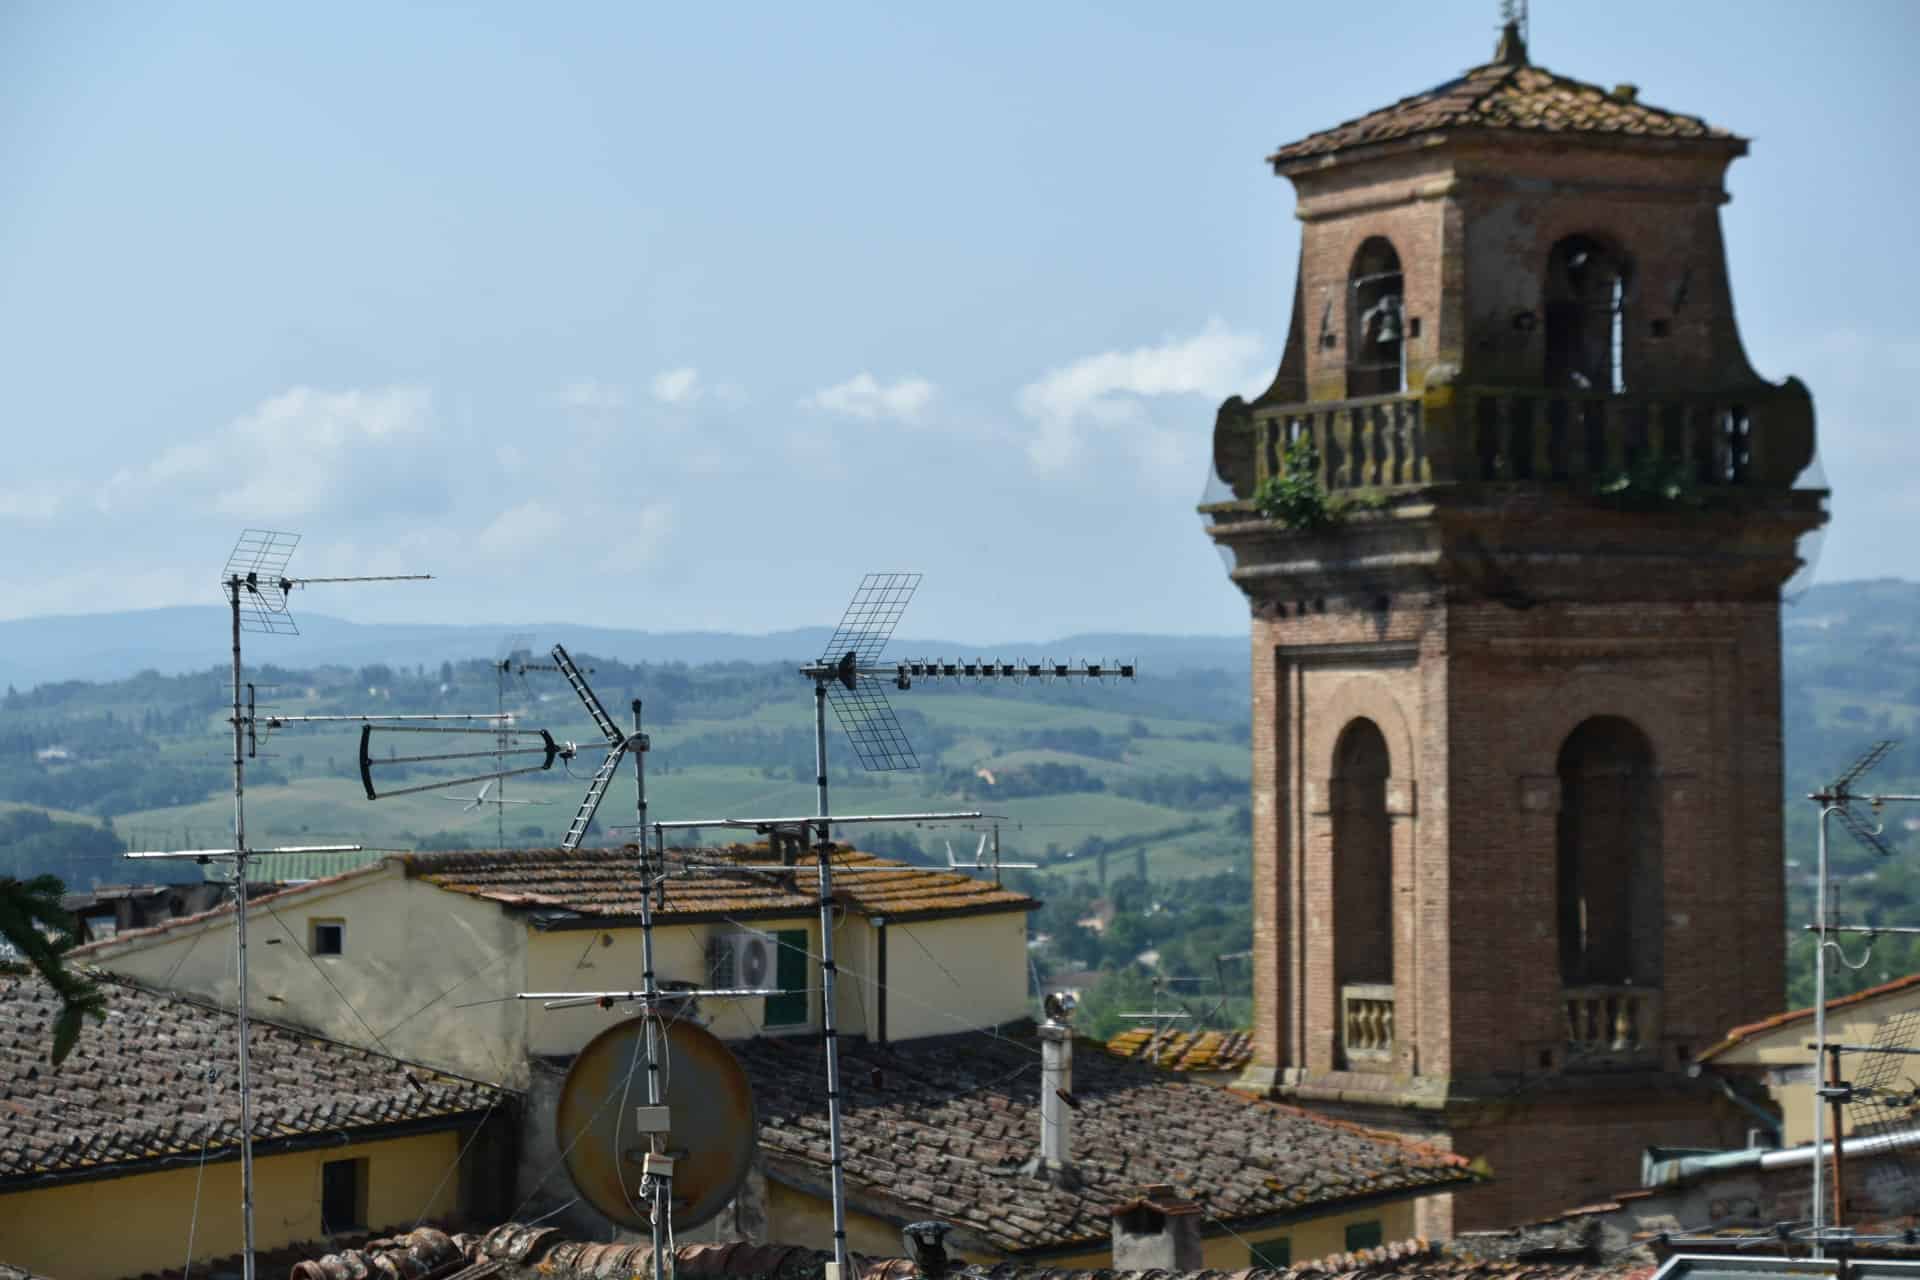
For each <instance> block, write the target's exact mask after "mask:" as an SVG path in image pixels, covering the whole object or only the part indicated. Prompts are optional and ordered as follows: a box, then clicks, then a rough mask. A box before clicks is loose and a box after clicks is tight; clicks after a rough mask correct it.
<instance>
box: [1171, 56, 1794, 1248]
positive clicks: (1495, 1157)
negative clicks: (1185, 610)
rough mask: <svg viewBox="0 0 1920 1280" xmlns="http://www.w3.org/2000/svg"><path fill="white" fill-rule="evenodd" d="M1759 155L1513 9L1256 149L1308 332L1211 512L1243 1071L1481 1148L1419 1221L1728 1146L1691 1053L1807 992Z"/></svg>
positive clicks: (1790, 564) (1783, 412) (1223, 460)
mask: <svg viewBox="0 0 1920 1280" xmlns="http://www.w3.org/2000/svg"><path fill="white" fill-rule="evenodd" d="M1746 149H1747V144H1746V142H1745V141H1744V140H1742V139H1740V138H1737V137H1735V136H1733V135H1732V134H1730V133H1728V132H1726V131H1725V130H1722V129H1718V128H1715V127H1712V126H1710V125H1708V124H1707V123H1706V122H1704V121H1702V120H1700V119H1698V118H1696V117H1693V116H1686V115H1681V114H1678V113H1676V112H1672V111H1667V110H1663V109H1661V108H1658V107H1654V106H1650V105H1648V104H1646V103H1644V102H1642V101H1641V100H1640V98H1639V94H1638V92H1637V91H1636V90H1635V88H1634V87H1633V86H1631V85H1624V84H1623V85H1619V86H1617V87H1615V88H1612V89H1605V88H1601V87H1599V86H1596V85H1590V84H1584V83H1581V82H1579V81H1576V80H1571V79H1568V78H1566V77H1564V76H1560V75H1556V74H1554V73H1553V72H1550V71H1547V70H1545V69H1543V68H1540V67H1536V66H1533V65H1532V64H1531V63H1530V62H1529V60H1528V55H1527V50H1526V47H1525V44H1524V42H1523V40H1522V39H1521V37H1520V35H1519V33H1518V31H1517V30H1516V28H1515V27H1513V26H1512V25H1509V26H1508V28H1507V30H1506V31H1505V33H1504V34H1503V36H1502V38H1501V41H1500V45H1499V48H1498V49H1497V51H1496V53H1495V56H1494V58H1493V60H1492V61H1491V62H1488V63H1487V64H1485V65H1483V66H1479V67H1475V68H1473V69H1472V70H1470V71H1468V72H1466V73H1465V74H1464V75H1462V76H1460V77H1459V78H1457V79H1455V80H1451V81H1449V82H1447V83H1445V84H1442V85H1440V86H1439V87H1437V88H1435V89H1432V90H1429V91H1428V92H1425V93H1421V94H1416V95H1415V96H1413V97H1409V98H1405V99H1402V100H1401V101H1399V102H1396V103H1394V104H1393V105H1391V106H1388V107H1386V108H1383V109H1382V110H1379V111H1376V112H1373V113H1371V114H1369V115H1366V116H1363V117H1361V118H1359V119H1357V120H1352V121H1349V122H1347V123H1345V124H1342V125H1339V126H1336V127H1334V128H1332V129H1329V130H1327V131H1325V132H1322V133H1316V134H1314V135H1312V136H1311V137H1308V138H1305V139H1302V140H1301V141H1299V142H1295V143H1292V144H1290V145H1288V146H1284V147H1282V148H1280V149H1279V150H1278V151H1276V152H1275V153H1274V154H1273V155H1272V157H1270V160H1271V163H1272V165H1273V168H1274V171H1275V173H1276V174H1278V175H1280V176H1283V177H1286V178H1287V179H1289V180H1290V181H1291V182H1292V183H1293V185H1294V189H1295V192H1296V195H1297V205H1296V216H1297V217H1298V218H1299V219H1300V221H1301V222H1302V224H1303V231H1302V242H1301V252H1300V267H1299V275H1298V280H1297V283H1296V286H1295V292H1294V303H1293V320H1292V328H1291V331H1290V333H1289V334H1288V337H1287V343H1286V347H1285V350H1284V352H1283V353H1282V356H1281V360H1280V365H1279V371H1278V372H1277V374H1276V375H1275V377H1274V379H1273V382H1272V385H1271V386H1269V387H1268V388H1267V390H1266V391H1265V392H1263V393H1262V394H1261V395H1260V396H1258V397H1257V398H1256V399H1254V400H1253V401H1252V402H1250V403H1249V402H1246V401H1243V400H1241V399H1240V398H1238V397H1235V398H1234V399H1231V400H1229V401H1227V403H1226V404H1224V405H1223V406H1221V409H1220V412H1219V415H1218V418H1217V421H1216V424H1215V428H1214V457H1215V465H1216V469H1217V471H1218V472H1219V475H1220V476H1221V478H1222V479H1223V480H1225V481H1226V483H1227V485H1228V486H1229V487H1230V488H1231V490H1232V494H1233V496H1232V499H1231V500H1230V501H1225V502H1220V503H1215V504H1211V505H1209V506H1207V507H1205V508H1203V512H1204V513H1205V515H1206V516H1207V518H1208V520H1209V525H1208V533H1209V535H1210V536H1211V537H1212V538H1213V539H1214V541H1215V542H1216V543H1217V544H1218V545H1219V546H1221V547H1222V548H1224V549H1225V550H1227V551H1228V552H1230V553H1231V559H1232V563H1233V568H1232V571H1231V572H1232V577H1233V581H1234V582H1235V584H1236V585H1237V586H1239V588H1240V589H1241V590H1242V591H1243V592H1244V593H1245V594H1246V596H1247V599H1248V602H1249V605H1250V608H1251V614H1252V660H1253V679H1252V688H1253V815H1254V831H1253V849H1254V893H1255V911H1254V952H1255V967H1256V977H1255V997H1256V1008H1257V1014H1256V1053H1255V1059H1254V1064H1253V1066H1252V1067H1251V1068H1250V1070H1249V1072H1248V1075H1247V1077H1246V1078H1245V1080H1244V1081H1243V1082H1242V1083H1243V1086H1245V1087H1250V1088H1257V1089H1260V1090H1262V1091H1265V1092H1267V1093H1268V1094H1269V1095H1271V1096H1274V1097H1279V1098H1284V1099H1287V1100H1289V1101H1292V1102H1295V1103H1298V1104H1300V1105H1304V1106H1308V1107H1312V1108H1314V1109H1316V1110H1323V1111H1328V1112H1331V1113H1334V1114H1337V1115H1341V1116H1345V1117H1347V1118H1350V1119H1354V1120H1358V1121H1361V1122H1363V1123H1367V1124H1372V1125H1376V1126H1379V1127H1383V1128H1390V1129H1394V1130H1398V1131H1400V1132H1404V1133H1410V1134H1415V1135H1419V1136H1421V1137H1423V1138H1425V1139H1427V1140H1429V1141H1435V1142H1439V1143H1442V1144H1444V1145H1449V1146H1451V1147H1452V1148H1453V1149H1455V1150H1457V1151H1459V1152H1460V1153H1462V1154H1464V1155H1468V1156H1474V1157H1482V1158H1484V1159H1485V1161H1486V1162H1487V1164H1488V1166H1489V1167H1490V1170H1491V1172H1492V1175H1493V1181H1492V1182H1491V1183H1490V1184H1489V1185H1487V1186H1485V1187H1482V1188H1478V1189H1475V1190H1473V1191H1471V1192H1465V1193H1461V1194H1460V1195H1458V1196H1456V1197H1454V1203H1453V1204H1452V1205H1451V1206H1450V1207H1442V1208H1440V1209H1437V1210H1435V1211H1434V1212H1433V1213H1432V1214H1431V1215H1430V1220H1429V1221H1428V1222H1426V1223H1423V1224H1422V1225H1423V1229H1424V1230H1426V1231H1429V1232H1431V1233H1434V1234H1445V1233H1447V1232H1448V1231H1450V1230H1467V1229H1473V1228H1478V1227H1493V1226H1506V1225H1511V1224H1513V1223H1517V1222H1522V1221H1526V1220H1528V1219H1529V1218H1536V1217H1539V1216H1542V1215H1546V1214H1551V1213H1554V1212H1557V1211H1560V1210H1564V1209H1567V1208H1571V1207H1574V1206H1576V1205H1579V1204H1582V1203H1588V1202H1591V1201H1593V1200H1595V1199H1598V1198H1602V1197H1604V1196H1606V1195H1609V1194H1611V1193H1613V1192H1617V1191H1620V1190H1624V1189H1628V1188H1631V1187H1633V1186H1635V1185H1637V1183H1638V1180H1639V1162H1640V1153H1641V1150H1642V1148H1644V1147H1646V1146H1648V1145H1652V1144H1656V1143H1658V1144H1671V1145H1717V1144H1723V1143H1724V1144H1726V1145H1741V1143H1742V1139H1743V1135H1744V1131H1745V1124H1744V1122H1743V1118H1742V1117H1741V1116H1740V1114H1739V1113H1738V1112H1737V1111H1736V1110H1735V1109H1734V1108H1733V1107H1732V1106H1731V1104H1729V1103H1728V1102H1726V1100H1725V1099H1724V1098H1720V1097H1718V1096H1717V1095H1715V1094H1714V1093H1713V1092H1712V1091H1710V1090H1707V1089H1706V1088H1704V1087H1703V1085H1702V1084H1701V1083H1700V1082H1698V1081H1694V1080H1691V1079H1689V1077H1688V1076H1687V1067H1688V1065H1689V1064H1690V1062H1691V1058H1692V1054H1693V1053H1694V1052H1695V1051H1696V1050H1699V1049H1701V1048H1703V1047H1705V1046H1707V1045H1709V1044H1711V1043H1713V1042H1714V1041H1716V1040H1717V1039H1718V1038H1719V1037H1720V1035H1721V1033H1723V1032H1724V1031H1725V1030H1726V1029H1727V1028H1729V1027H1731V1026H1734V1025H1737V1024H1739V1023H1741V1022H1745V1021H1750V1020H1752V1019H1754V1018H1757V1017H1762V1016H1765V1015H1767V1014H1769V1013H1771V1012H1773V1011H1775V1010H1777V1009H1778V1008H1779V1007H1780V1003H1781V1000H1782V998H1783V996H1784V973H1783V969H1784V936H1785V934H1784V927H1785V922H1784V903H1783V899H1784V891H1783V882H1782V877H1783V871H1782V861H1781V855H1782V845H1781V841H1782V829H1781V811H1780V806H1781V737H1780V734H1781V726H1780V637H1779V610H1780V588H1781V585H1782V584H1783V583H1784V582H1785V581H1786V580H1787V578H1788V577H1789V576H1790V575H1791V574H1792V573H1793V571H1794V570H1795V568H1796V567H1797V566H1798V565H1799V559H1798V556H1797V553H1796V545H1797V541H1798V539H1799V537H1800V535H1802V534H1804V533H1806V532H1808V531H1810V530H1813V529H1815V528H1817V527H1818V526H1819V525H1820V524H1822V523H1823V522H1824V520H1825V518H1826V517H1825V514H1824V498H1825V495H1824V493H1823V492H1820V491H1816V490H1809V489H1797V488H1795V483H1796V480H1797V478H1798V477H1799V476H1800V473H1801V472H1802V471H1803V470H1804V469H1805V468H1806V466H1807V465H1808V463H1809V462H1810V461H1811V460H1812V457H1813V443H1814V434H1813V406H1812V401H1811V398H1810V397H1809V395H1808V393H1807V390H1806V388H1805V387H1804V386H1802V385H1801V384H1800V383H1799V382H1798V381H1797V380H1795V379H1791V378H1790V379H1788V380H1787V381H1786V382H1785V383H1784V384H1780V385H1774V384H1770V383H1768V382H1765V381H1763V380H1762V379H1761V378H1760V377H1759V376H1758V375H1757V374H1756V373H1755V372H1754V371H1753V369H1752V368H1751V367H1750V366H1749V365H1748V363H1747V360H1746V357H1745V355H1744V353H1743V352H1742V349H1741V345H1740V338H1739V333H1738V330H1737V328H1736V326H1735V321H1734V311H1733V301H1732V295H1731V292H1730V289H1729V285H1728V280H1727V268H1726V255H1725V250H1724V246H1723V243H1722V240H1721V232H1720V218H1719V207H1720V205H1721V204H1723V203H1724V202H1725V201H1726V200H1727V199H1728V196H1727V194H1726V190H1725V186H1724V177H1725V173H1726V170H1727V167H1728V165H1729V164H1730V163H1731V162H1732V161H1733V160H1734V159H1735V158H1736V157H1738V156H1740V155H1742V154H1744V153H1745V151H1746Z"/></svg>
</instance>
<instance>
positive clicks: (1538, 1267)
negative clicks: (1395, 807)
mask: <svg viewBox="0 0 1920 1280" xmlns="http://www.w3.org/2000/svg"><path fill="white" fill-rule="evenodd" d="M652 1254H653V1251H652V1248H651V1246H649V1245H647V1244H631V1243H626V1244H621V1243H616V1244H594V1243H590V1242H586V1241H579V1240H570V1239H568V1238H567V1237H566V1236H565V1235H564V1233H562V1232H560V1231H556V1230H554V1229H552V1228H550V1227H526V1226H521V1225H519V1224H517V1223H506V1224H504V1225H502V1226H498V1227H495V1228H494V1229H493V1230H491V1231H489V1232H487V1233H486V1234H485V1235H484V1236H469V1235H459V1236H453V1237H451V1238H449V1237H447V1236H445V1235H443V1234H441V1233H440V1232H438V1231H433V1230H431V1229H423V1230H420V1231H414V1232H411V1233H409V1234H407V1235H402V1236H393V1237H390V1238H387V1239H380V1240H370V1241H367V1242H366V1243H365V1244H364V1245H362V1246H360V1247H358V1248H354V1249H343V1250H341V1251H339V1252H338V1253H331V1254H326V1255H324V1256H321V1257H316V1258H314V1259H313V1260H312V1261H308V1262H301V1263H299V1264H297V1265H295V1266H294V1267H293V1269H292V1274H291V1280H355V1278H357V1277H366V1276H394V1275H398V1276H405V1277H410V1278H411V1280H481V1277H483V1276H498V1277H501V1278H502V1280H532V1278H534V1277H539V1280H605V1277H608V1276H644V1275H647V1274H648V1273H649V1271H650V1266H649V1264H650V1261H651V1259H652ZM673 1258H674V1264H675V1268H674V1269H675V1271H676V1272H677V1273H678V1274H679V1275H682V1276H685V1277H689V1280H820V1277H821V1276H823V1275H824V1274H825V1270H826V1263H827V1262H829V1261H831V1260H832V1255H831V1254H827V1253H822V1252H819V1251H817V1250H814V1249H808V1248H802V1247H799V1246H794V1245H782V1244H745V1243H731V1244H691V1245H681V1246H680V1247H679V1248H678V1249H675V1250H674V1253H673ZM1653 1271H1654V1268H1653V1267H1650V1266H1625V1265H1618V1264H1614V1265H1607V1264H1601V1263H1594V1262H1583V1261H1577V1260H1566V1259H1553V1260H1537V1261H1522V1262H1515V1261H1500V1260H1492V1259H1485V1258H1480V1257H1476V1256H1474V1255H1473V1254H1471V1253H1470V1252H1467V1251H1465V1250H1463V1249H1460V1248H1459V1247H1458V1246H1452V1245H1436V1244H1432V1243H1430V1242H1428V1241H1426V1240H1405V1241H1401V1242H1399V1243H1396V1244H1388V1245H1383V1246H1381V1247H1380V1248H1377V1249H1364V1250H1361V1251H1360V1252H1358V1253H1345V1254H1337V1255H1335V1256H1333V1257H1330V1258H1323V1259H1321V1260H1319V1261H1317V1262H1304V1263H1301V1264H1300V1265H1298V1266H1295V1267H1293V1268H1291V1269H1290V1270H1287V1271H1267V1270H1248V1271H1221V1270H1203V1271H1184V1272H1181V1271H1112V1270H1097V1271H1088V1270H1082V1269H1075V1268H1062V1267H1048V1266H1044V1265H1035V1264H1032V1263H1021V1262H1001V1263H990V1264H986V1265H976V1266H971V1267H968V1268H967V1269H966V1274H967V1275H968V1276H969V1277H972V1278H973V1280H1175V1278H1176V1277H1180V1278H1182V1280H1254V1278H1256V1277H1257V1278H1258V1280H1646V1278H1647V1277H1648V1276H1650V1275H1652V1274H1653ZM854 1273H855V1275H856V1276H858V1277H859V1280H914V1278H915V1277H917V1276H918V1275H919V1274H920V1272H919V1269H918V1268H917V1267H915V1266H914V1264H913V1263H911V1262H909V1261H907V1260H906V1259H904V1258H863V1257H859V1256H858V1255H856V1256H855V1259H854Z"/></svg>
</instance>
